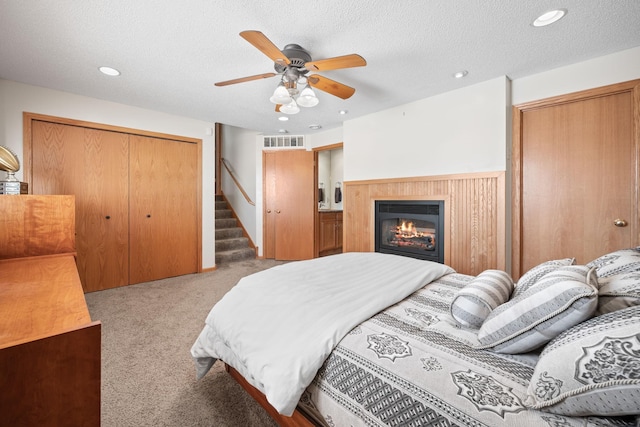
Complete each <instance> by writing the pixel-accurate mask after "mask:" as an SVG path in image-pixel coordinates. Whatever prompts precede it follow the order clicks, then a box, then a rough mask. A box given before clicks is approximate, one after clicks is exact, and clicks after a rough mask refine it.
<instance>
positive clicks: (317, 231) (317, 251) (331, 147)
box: [312, 142, 344, 258]
mask: <svg viewBox="0 0 640 427" xmlns="http://www.w3.org/2000/svg"><path fill="white" fill-rule="evenodd" d="M339 148H344V143H343V142H338V143H335V144H330V145H322V146H319V147H313V148H312V150H313V163H314V165H315V167H316V173H315V177H314V179H313V185H314V188H318V173H319V172H318V169H319V166H320V165H319V164H318V152H320V151H330V150H337V149H339ZM329 190H330V189H329V188H328V189H327V191H329ZM343 190H344V186H343ZM317 193H318V192H317V191H316V195H315V199H314V200H315V203H316V204H315V206H316V214H315V218H314V219H313V228H314V231H313V235H314V236H316V238H315V243H314V248H313V251H314V256H315V258H318V257H319V256H320V239H319V237H320V210H319V209H318V194H317ZM343 196H344V194H343ZM342 217H343V218H344V210H343V211H342ZM341 238H342V244H343V245H344V222H343V228H342V237H341ZM343 247H344V246H343Z"/></svg>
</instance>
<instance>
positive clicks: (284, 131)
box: [278, 129, 289, 133]
mask: <svg viewBox="0 0 640 427" xmlns="http://www.w3.org/2000/svg"><path fill="white" fill-rule="evenodd" d="M278 133H289V131H288V130H286V129H278Z"/></svg>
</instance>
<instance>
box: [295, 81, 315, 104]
mask: <svg viewBox="0 0 640 427" xmlns="http://www.w3.org/2000/svg"><path fill="white" fill-rule="evenodd" d="M319 102H320V100H319V99H318V97H317V96H316V94H315V92H314V91H313V90H312V89H311V87H309V85H307V87H305V88H304V89H302V92H300V96H299V97H298V105H300V106H301V107H315V106H316V105H318V103H319Z"/></svg>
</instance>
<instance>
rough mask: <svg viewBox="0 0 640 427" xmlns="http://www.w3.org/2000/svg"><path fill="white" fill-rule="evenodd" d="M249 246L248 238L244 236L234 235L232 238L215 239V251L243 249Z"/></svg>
mask: <svg viewBox="0 0 640 427" xmlns="http://www.w3.org/2000/svg"><path fill="white" fill-rule="evenodd" d="M248 247H249V239H247V238H246V237H236V238H233V239H222V240H216V253H218V251H220V252H224V251H229V250H232V249H244V248H248Z"/></svg>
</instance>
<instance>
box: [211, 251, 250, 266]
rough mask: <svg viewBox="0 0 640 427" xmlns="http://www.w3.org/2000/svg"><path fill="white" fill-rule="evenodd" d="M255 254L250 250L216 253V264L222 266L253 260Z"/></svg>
mask: <svg viewBox="0 0 640 427" xmlns="http://www.w3.org/2000/svg"><path fill="white" fill-rule="evenodd" d="M255 257H256V253H255V251H254V250H253V249H251V248H244V249H234V250H230V251H221V252H218V251H216V264H222V263H227V262H233V261H242V260H245V259H255Z"/></svg>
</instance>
